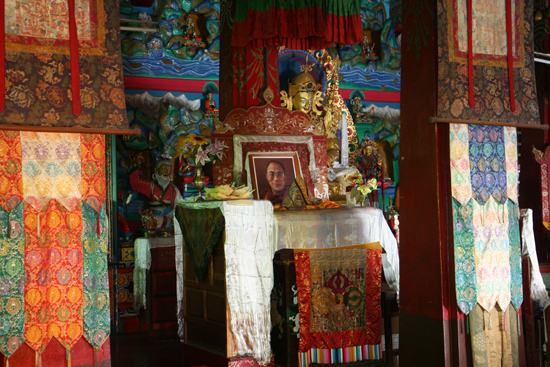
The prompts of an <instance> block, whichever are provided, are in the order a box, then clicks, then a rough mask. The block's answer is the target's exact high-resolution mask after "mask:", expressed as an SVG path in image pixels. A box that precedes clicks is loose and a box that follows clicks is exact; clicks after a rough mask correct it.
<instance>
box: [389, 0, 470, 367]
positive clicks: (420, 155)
mask: <svg viewBox="0 0 550 367" xmlns="http://www.w3.org/2000/svg"><path fill="white" fill-rule="evenodd" d="M436 14H437V2H436V1H435V0H427V1H422V2H419V1H416V0H404V1H403V22H404V23H403V37H404V39H403V48H402V58H403V62H402V74H401V75H402V88H401V162H400V176H401V181H400V189H399V190H400V223H401V225H400V232H401V233H400V238H401V242H400V249H399V251H400V254H399V255H400V259H401V261H400V268H401V275H400V280H401V284H400V292H401V293H400V315H399V333H400V335H399V339H400V343H399V363H400V365H401V366H404V367H407V366H412V367H414V366H433V367H440V366H467V365H468V356H467V353H468V352H467V349H466V338H467V337H469V335H467V334H466V327H465V324H464V315H463V314H462V313H460V312H459V311H458V307H457V304H456V295H455V284H454V251H453V248H454V246H453V232H452V214H451V208H452V201H451V200H452V198H451V190H450V172H449V169H450V168H449V126H447V125H444V124H440V125H435V124H430V123H429V118H430V117H431V116H436V115H437V98H438V96H437V81H438V64H437V24H436V19H435V17H436Z"/></svg>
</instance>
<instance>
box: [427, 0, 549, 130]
mask: <svg viewBox="0 0 550 367" xmlns="http://www.w3.org/2000/svg"><path fill="white" fill-rule="evenodd" d="M507 1H509V2H510V3H511V6H510V7H509V9H507V6H506V3H507ZM469 7H470V9H468V8H469ZM533 14H534V12H533V2H532V1H528V0H438V2H437V25H438V34H437V36H438V45H439V52H438V108H437V111H438V117H440V118H448V119H460V120H476V121H493V122H503V123H504V122H514V123H524V124H531V125H533V124H535V125H537V124H540V117H539V109H538V104H537V93H536V88H535V73H534V54H533V51H534V45H533ZM420 57H421V56H420Z"/></svg>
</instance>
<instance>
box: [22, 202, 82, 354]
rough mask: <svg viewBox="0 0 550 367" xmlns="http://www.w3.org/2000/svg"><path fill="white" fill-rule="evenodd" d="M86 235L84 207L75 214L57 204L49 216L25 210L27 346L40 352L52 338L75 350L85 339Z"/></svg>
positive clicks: (51, 206) (47, 210) (28, 207)
mask: <svg viewBox="0 0 550 367" xmlns="http://www.w3.org/2000/svg"><path fill="white" fill-rule="evenodd" d="M38 216H41V217H42V219H41V222H42V229H41V234H40V236H38V235H37V229H38V226H37V225H38ZM81 234H82V210H81V207H80V205H77V206H75V207H74V208H73V209H72V210H71V211H69V210H67V208H65V207H63V206H62V205H61V204H59V203H58V202H56V201H54V200H52V201H50V203H49V205H48V206H46V208H45V210H44V211H43V212H37V211H36V209H34V208H33V207H32V206H31V205H26V206H25V236H26V238H27V244H26V247H25V271H26V274H27V281H26V288H25V314H26V315H27V319H26V320H25V342H26V343H27V344H28V345H29V346H30V347H31V348H32V349H34V350H35V351H37V352H38V353H41V352H43V351H44V349H45V348H46V346H47V345H48V343H49V341H50V339H51V338H52V337H54V338H56V339H57V340H58V341H59V342H60V343H61V345H63V346H64V347H65V348H67V349H71V348H72V346H73V345H74V344H75V343H76V342H77V341H78V339H80V337H81V336H82V333H83V320H82V307H83V285H82V267H83V253H82V235H81Z"/></svg>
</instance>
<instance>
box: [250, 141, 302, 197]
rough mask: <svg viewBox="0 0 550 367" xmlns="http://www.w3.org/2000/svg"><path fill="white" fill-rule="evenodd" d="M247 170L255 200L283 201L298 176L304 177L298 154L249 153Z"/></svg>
mask: <svg viewBox="0 0 550 367" xmlns="http://www.w3.org/2000/svg"><path fill="white" fill-rule="evenodd" d="M246 170H247V172H248V173H249V176H248V177H249V181H250V183H251V184H252V188H253V189H254V199H258V200H270V201H271V202H272V203H273V204H278V203H281V202H282V201H283V199H284V198H285V196H286V194H287V193H288V189H289V188H290V185H292V183H293V182H294V179H295V178H296V176H298V175H299V176H301V177H302V168H301V167H300V159H299V158H298V153H297V152H249V153H247V155H246Z"/></svg>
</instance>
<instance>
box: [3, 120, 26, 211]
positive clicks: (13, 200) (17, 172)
mask: <svg viewBox="0 0 550 367" xmlns="http://www.w3.org/2000/svg"><path fill="white" fill-rule="evenodd" d="M0 161H1V162H3V163H2V164H0V207H2V208H3V209H4V210H5V211H7V212H10V211H12V210H13V209H14V208H15V207H16V206H17V205H19V203H20V202H21V201H23V181H22V172H21V138H20V137H19V132H18V131H0Z"/></svg>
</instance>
